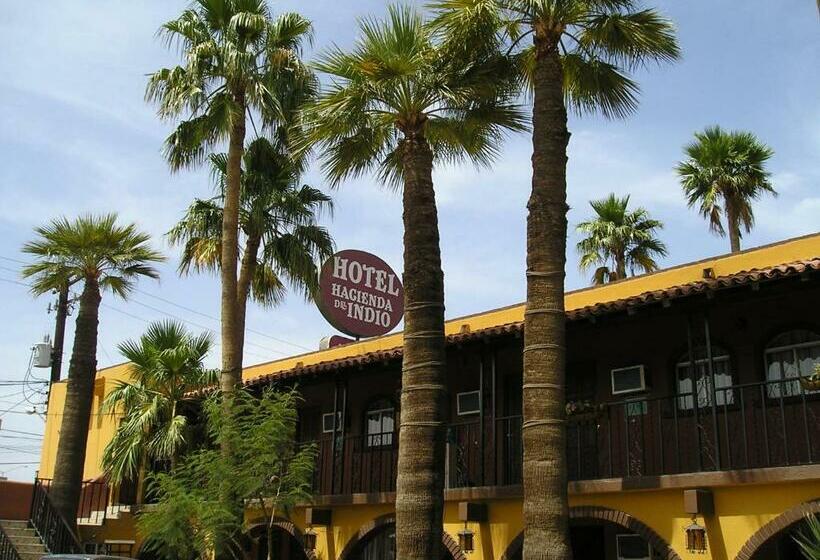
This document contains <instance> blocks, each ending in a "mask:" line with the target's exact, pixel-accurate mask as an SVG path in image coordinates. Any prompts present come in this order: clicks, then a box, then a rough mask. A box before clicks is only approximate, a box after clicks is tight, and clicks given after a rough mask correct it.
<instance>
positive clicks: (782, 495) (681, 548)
mask: <svg viewBox="0 0 820 560" xmlns="http://www.w3.org/2000/svg"><path fill="white" fill-rule="evenodd" d="M712 492H713V496H714V503H715V514H714V515H710V516H708V517H706V518H704V517H703V516H698V518H697V522H698V524H700V525H701V526H705V527H706V529H707V539H708V550H707V552H706V553H695V552H689V551H687V550H686V541H685V532H684V529H685V527H686V526H687V525H689V524H690V523H691V522H692V519H691V517H690V516H688V515H687V514H685V513H684V510H683V489H680V488H679V489H665V490H646V491H624V492H609V493H602V494H583V495H573V496H570V507H576V506H597V507H603V508H609V509H613V510H618V511H623V512H625V513H628V514H629V515H631V516H632V517H634V518H636V519H637V520H638V521H640V522H642V523H644V524H645V525H647V526H648V527H649V528H651V529H652V530H653V531H655V532H656V533H657V534H658V535H659V536H660V537H661V538H662V539H664V541H666V542H667V543H668V544H669V545H670V546H671V548H672V549H673V550H674V551H675V552H676V553H677V554H678V556H680V557H681V559H682V560H696V559H700V560H734V559H735V558H736V556H737V554H738V552H739V551H740V549H741V548H742V547H743V545H744V544H745V543H746V541H748V540H749V539H750V538H751V537H752V536H753V535H754V534H755V533H756V532H757V531H758V530H759V529H761V528H762V527H763V526H764V525H765V524H766V523H768V522H770V521H772V520H774V519H775V518H776V517H777V516H778V515H780V514H782V513H783V512H785V511H786V510H788V509H790V508H792V507H794V506H796V505H798V504H800V503H803V502H806V501H809V500H812V499H816V498H818V497H820V480H808V481H799V482H783V483H776V484H741V485H736V486H721V487H716V488H712ZM487 503H488V505H489V508H488V514H489V521H488V522H486V523H470V524H468V528H469V529H470V530H472V531H473V532H474V533H475V550H474V552H473V553H472V554H470V555H469V558H471V559H472V560H499V559H500V558H501V556H502V555H503V554H504V553H505V552H506V551H507V548H508V547H509V545H510V543H512V541H513V540H515V538H516V537H517V536H518V535H519V534H520V533H521V531H522V528H523V523H522V511H521V500H520V499H496V500H491V501H488V502H487ZM331 509H332V510H333V514H332V526H331V527H330V528H329V529H328V528H325V527H314V528H313V530H314V531H315V532H316V535H317V539H316V543H317V548H316V553H317V556H318V558H319V559H320V560H336V559H338V558H339V557H340V554H341V553H342V551H343V550H344V548H345V545H347V543H348V542H349V541H350V540H351V539H352V538H353V537H354V536H356V535H357V533H358V532H359V528H361V527H363V526H366V525H368V524H369V523H370V522H372V521H373V520H374V519H376V518H378V517H380V516H383V515H385V514H392V513H393V507H392V504H379V505H351V506H334V507H332V508H331ZM248 516H249V519H251V518H253V517H254V514H253V512H249V513H248ZM304 519H305V517H304V509H303V508H297V509H296V510H295V511H294V512H293V514H292V518H291V521H292V522H293V523H294V525H296V526H297V527H298V528H299V530H300V531H302V532H303V533H304V531H305V530H306V526H305V523H304ZM463 529H464V523H463V522H460V521H458V504H457V502H447V503H446V505H445V511H444V530H445V531H446V532H447V533H449V534H450V536H451V537H452V538H453V540H455V541H456V542H458V533H459V531H461V530H463Z"/></svg>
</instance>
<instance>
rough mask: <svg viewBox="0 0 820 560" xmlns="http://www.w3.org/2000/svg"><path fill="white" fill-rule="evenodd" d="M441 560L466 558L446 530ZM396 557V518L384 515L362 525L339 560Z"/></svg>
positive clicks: (391, 558)
mask: <svg viewBox="0 0 820 560" xmlns="http://www.w3.org/2000/svg"><path fill="white" fill-rule="evenodd" d="M441 548H442V556H441V557H442V559H443V560H467V556H466V555H465V554H464V552H463V551H462V550H461V549H460V548H459V546H458V543H457V542H455V541H454V540H453V538H452V537H451V536H450V535H449V534H447V533H446V532H445V533H444V535H443V536H442V542H441ZM395 558H396V518H395V517H394V516H393V515H392V514H391V515H384V516H382V517H378V518H376V519H374V520H373V521H371V522H370V523H369V524H368V525H366V526H364V527H362V528H361V529H360V530H359V532H358V534H357V535H355V536H354V537H353V538H352V539H350V542H348V543H347V545H346V546H345V548H344V550H343V551H342V553H341V554H340V555H339V559H340V560H394V559H395Z"/></svg>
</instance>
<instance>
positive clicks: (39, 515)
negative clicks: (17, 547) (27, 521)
mask: <svg viewBox="0 0 820 560" xmlns="http://www.w3.org/2000/svg"><path fill="white" fill-rule="evenodd" d="M31 524H32V525H33V526H34V528H35V529H36V530H37V532H38V533H39V534H40V538H41V539H42V540H43V544H44V545H45V547H46V549H48V551H49V552H50V553H51V554H80V553H81V552H82V547H81V546H80V541H79V540H78V539H77V535H76V534H75V533H74V531H72V530H71V527H70V526H69V524H68V522H67V521H66V520H65V519H64V518H63V516H62V515H61V514H60V512H59V511H58V510H57V508H56V507H54V504H53V503H52V501H51V497H50V496H49V495H48V490H47V488H46V486H45V485H43V484H42V482H41V481H40V479H35V481H34V492H33V493H32V499H31Z"/></svg>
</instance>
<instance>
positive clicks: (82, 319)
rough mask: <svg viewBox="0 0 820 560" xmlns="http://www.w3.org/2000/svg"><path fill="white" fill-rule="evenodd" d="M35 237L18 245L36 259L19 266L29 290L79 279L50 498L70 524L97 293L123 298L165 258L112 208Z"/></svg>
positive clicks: (93, 365) (93, 357) (90, 379)
mask: <svg viewBox="0 0 820 560" xmlns="http://www.w3.org/2000/svg"><path fill="white" fill-rule="evenodd" d="M34 231H35V233H36V234H37V235H38V238H37V239H36V240H34V241H30V242H28V243H26V244H25V245H24V246H23V252H24V253H28V254H30V255H34V256H35V257H36V258H37V261H36V262H35V263H33V264H30V265H27V266H26V267H24V268H23V276H24V277H26V278H31V279H32V288H31V291H32V292H33V293H34V294H35V295H42V294H46V293H49V292H51V291H52V290H55V289H59V288H60V287H61V286H72V285H74V284H77V283H82V284H83V291H82V294H81V295H80V308H79V311H78V313H77V324H76V327H75V331H74V348H73V349H72V352H71V362H70V364H69V367H68V385H67V388H66V398H65V406H64V408H63V420H62V423H61V425H60V440H59V443H58V445H57V458H56V460H55V464H54V480H53V481H52V485H51V490H50V494H51V498H52V500H53V502H54V505H55V506H56V507H57V509H58V510H59V511H60V513H61V514H62V515H63V517H64V518H65V519H66V520H67V521H68V522H70V523H72V524H74V523H76V519H77V507H78V505H79V501H80V489H81V485H82V478H83V465H84V463H85V451H86V449H85V448H86V443H87V441H88V424H89V421H90V418H91V404H92V401H93V400H94V377H95V374H96V370H97V327H98V324H99V310H100V302H101V300H102V292H103V291H105V290H110V291H111V292H112V293H113V294H114V295H115V296H119V297H122V298H126V297H127V296H128V294H129V293H130V292H131V290H132V289H133V288H134V284H135V282H136V280H137V279H138V278H139V277H140V276H147V277H149V278H158V277H159V274H158V272H157V270H156V269H155V268H154V267H153V266H151V265H152V263H158V262H162V261H164V260H165V258H164V257H163V256H162V255H161V254H160V253H158V252H156V251H154V250H153V249H152V248H151V247H150V246H149V245H148V241H149V240H150V237H149V235H148V234H146V233H142V232H140V231H139V230H137V226H136V225H134V224H128V225H125V226H121V225H118V224H117V215H116V214H107V215H102V216H91V215H88V216H80V217H79V218H75V219H74V220H72V221H69V220H68V219H67V218H57V219H54V220H52V221H51V223H50V224H49V225H46V226H42V227H38V228H36V229H35V230H34Z"/></svg>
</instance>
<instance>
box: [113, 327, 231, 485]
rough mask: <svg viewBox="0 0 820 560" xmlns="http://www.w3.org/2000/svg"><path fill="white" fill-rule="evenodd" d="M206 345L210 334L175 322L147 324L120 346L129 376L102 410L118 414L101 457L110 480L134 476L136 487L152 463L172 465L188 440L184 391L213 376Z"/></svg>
mask: <svg viewBox="0 0 820 560" xmlns="http://www.w3.org/2000/svg"><path fill="white" fill-rule="evenodd" d="M211 345H212V340H211V336H210V334H207V333H203V334H200V335H198V336H195V335H193V334H192V333H189V332H188V331H187V330H186V328H185V326H184V325H182V324H181V323H178V322H174V321H163V322H157V323H151V324H150V325H149V326H148V329H147V330H146V331H145V334H143V335H142V336H141V337H140V339H139V340H128V341H126V342H123V343H122V344H120V345H119V351H120V353H121V354H122V355H123V356H124V357H125V358H126V359H127V360H128V361H129V362H130V367H129V373H130V374H131V379H132V380H131V381H120V382H119V383H118V384H117V386H116V387H115V388H114V389H113V390H112V391H111V392H110V393H109V394H108V395H107V396H106V397H105V400H104V401H103V405H102V412H103V413H106V412H107V413H110V414H122V415H123V417H122V421H121V423H120V426H119V428H118V429H117V431H116V433H115V434H114V437H113V438H112V439H111V441H110V442H109V443H108V445H107V446H106V447H105V450H104V451H103V457H102V466H103V469H104V470H105V472H106V474H108V476H109V477H110V479H111V481H112V482H114V483H115V484H120V483H122V482H123V481H124V480H137V483H138V488H139V487H141V486H142V480H143V477H144V475H145V470H146V468H147V466H148V465H150V464H151V463H154V462H167V463H169V464H170V466H171V468H172V469H173V466H174V464H175V463H176V460H177V458H178V457H179V454H180V452H181V451H182V450H183V449H184V447H185V445H186V443H188V440H189V434H188V432H189V426H188V418H187V417H186V416H185V414H184V410H183V407H184V405H185V403H187V402H189V400H190V399H189V398H188V397H186V394H188V393H189V392H190V391H191V390H192V389H196V388H198V387H203V386H205V385H208V384H212V383H216V381H217V379H218V373H217V370H214V369H207V368H206V367H205V366H204V365H203V361H204V360H205V357H206V356H207V354H208V352H210V350H211ZM141 496H142V492H141V491H138V498H139V497H141Z"/></svg>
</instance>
